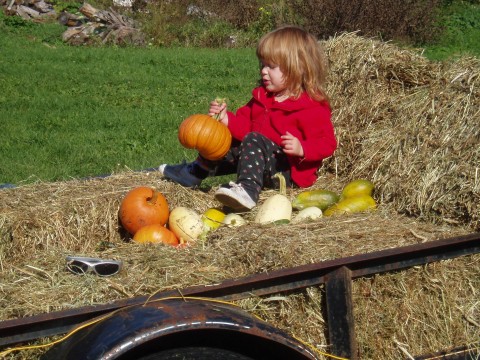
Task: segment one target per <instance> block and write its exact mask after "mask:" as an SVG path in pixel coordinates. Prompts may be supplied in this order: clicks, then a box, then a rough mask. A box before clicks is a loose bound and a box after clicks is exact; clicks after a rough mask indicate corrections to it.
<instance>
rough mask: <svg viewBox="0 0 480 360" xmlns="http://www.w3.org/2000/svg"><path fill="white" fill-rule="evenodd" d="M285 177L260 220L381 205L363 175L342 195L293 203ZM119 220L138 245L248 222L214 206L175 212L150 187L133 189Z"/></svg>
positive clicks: (303, 196) (186, 238)
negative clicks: (203, 210)
mask: <svg viewBox="0 0 480 360" xmlns="http://www.w3.org/2000/svg"><path fill="white" fill-rule="evenodd" d="M275 176H276V177H278V178H279V180H280V192H279V193H278V194H275V195H273V196H271V197H269V198H268V199H266V200H265V201H264V202H263V203H262V204H261V205H260V206H259V209H258V211H257V213H256V216H255V219H254V222H255V223H257V224H286V223H299V222H302V221H307V220H314V219H318V218H320V217H322V216H334V215H342V214H351V213H357V212H363V211H371V210H374V209H376V206H377V205H376V202H375V200H374V199H373V197H372V192H373V189H374V184H373V183H372V182H370V181H369V180H364V179H359V180H354V181H352V182H350V183H348V184H347V185H346V186H345V187H344V188H343V190H342V193H341V194H340V195H337V194H336V193H335V192H333V191H330V190H325V189H317V190H310V191H304V192H301V193H300V194H298V195H297V196H296V197H295V198H294V199H293V201H290V200H289V199H288V198H287V196H286V186H285V178H284V177H283V175H281V174H276V175H275ZM119 219H120V222H121V224H122V226H123V228H124V229H125V230H126V231H127V232H128V233H130V234H131V235H132V237H133V240H134V241H135V242H138V243H164V244H169V245H173V246H179V245H181V246H184V245H186V244H189V243H193V242H195V241H197V240H199V239H204V238H205V237H206V235H207V234H208V233H209V232H210V231H214V230H216V229H217V228H219V227H220V226H230V227H235V226H241V225H244V224H246V223H247V221H246V220H245V219H244V218H243V217H242V216H241V215H239V214H235V213H231V214H225V213H224V212H222V211H220V210H218V209H216V208H210V209H208V210H207V211H205V212H204V213H203V214H198V213H197V212H196V211H195V210H193V209H190V208H187V207H183V206H178V207H175V208H174V209H173V210H172V211H170V209H169V206H168V203H167V200H166V198H165V196H164V195H163V194H162V193H160V192H158V191H156V190H155V189H153V188H150V187H137V188H135V189H133V190H131V191H129V192H128V193H127V194H126V196H125V197H124V198H123V200H122V202H121V204H120V210H119Z"/></svg>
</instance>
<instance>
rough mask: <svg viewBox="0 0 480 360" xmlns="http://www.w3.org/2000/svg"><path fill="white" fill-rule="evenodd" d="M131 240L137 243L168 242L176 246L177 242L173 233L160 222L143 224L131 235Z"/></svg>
mask: <svg viewBox="0 0 480 360" xmlns="http://www.w3.org/2000/svg"><path fill="white" fill-rule="evenodd" d="M133 241H135V242H138V243H152V244H161V243H163V244H168V245H173V246H176V245H178V244H179V242H178V239H177V237H176V236H175V234H174V233H173V232H172V231H170V230H168V229H167V228H166V227H165V226H163V225H160V224H152V225H147V226H143V227H141V228H140V229H138V231H137V232H136V233H135V235H134V236H133Z"/></svg>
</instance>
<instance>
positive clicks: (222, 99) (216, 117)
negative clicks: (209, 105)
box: [213, 97, 226, 121]
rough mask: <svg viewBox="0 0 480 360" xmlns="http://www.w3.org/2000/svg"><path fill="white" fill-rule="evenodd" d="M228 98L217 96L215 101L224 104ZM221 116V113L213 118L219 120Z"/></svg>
mask: <svg viewBox="0 0 480 360" xmlns="http://www.w3.org/2000/svg"><path fill="white" fill-rule="evenodd" d="M225 100H226V98H221V97H216V98H215V101H216V102H217V103H218V104H219V105H222V104H223V103H224V102H225ZM219 117H220V114H215V115H213V118H214V119H215V120H217V121H218V120H219Z"/></svg>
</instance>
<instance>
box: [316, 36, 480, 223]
mask: <svg viewBox="0 0 480 360" xmlns="http://www.w3.org/2000/svg"><path fill="white" fill-rule="evenodd" d="M325 46H326V49H327V53H328V57H329V60H330V63H331V65H330V66H331V71H332V74H331V78H330V82H329V87H328V93H329V94H330V96H331V99H332V105H333V109H334V114H333V115H334V124H335V127H336V131H337V135H338V138H339V140H340V147H339V149H338V150H337V152H336V154H335V156H334V157H333V158H332V159H331V160H330V162H329V165H328V166H329V168H330V169H331V170H332V171H335V172H336V173H337V174H338V176H339V177H342V178H345V179H353V178H359V177H364V178H368V179H370V180H372V181H374V182H375V184H376V185H377V196H378V198H380V199H381V200H382V201H383V202H391V203H393V204H394V206H395V208H396V209H397V211H399V212H402V213H405V214H408V215H413V216H416V217H420V218H422V219H427V220H430V221H435V222H445V221H447V222H453V223H462V224H469V225H470V226H472V228H473V229H477V230H478V229H480V207H479V204H480V167H479V164H480V146H479V145H478V144H480V122H479V120H480V116H479V115H480V84H479V80H480V60H479V59H477V58H462V59H460V60H458V61H455V62H449V63H440V62H431V61H428V60H427V59H425V58H424V57H422V56H421V55H419V54H418V53H417V52H413V51H409V50H402V49H399V48H398V47H396V46H394V45H392V44H389V43H383V42H380V41H377V40H373V39H365V38H361V37H358V36H356V35H355V34H344V35H342V36H339V37H337V38H334V39H331V40H330V41H328V42H326V43H325Z"/></svg>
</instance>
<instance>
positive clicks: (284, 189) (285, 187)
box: [274, 172, 287, 196]
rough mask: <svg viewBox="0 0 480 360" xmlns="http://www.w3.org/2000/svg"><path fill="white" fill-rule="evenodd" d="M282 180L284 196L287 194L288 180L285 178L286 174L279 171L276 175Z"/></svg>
mask: <svg viewBox="0 0 480 360" xmlns="http://www.w3.org/2000/svg"><path fill="white" fill-rule="evenodd" d="M274 176H275V177H277V178H278V179H279V180H280V194H281V195H283V196H286V195H287V182H286V180H285V176H283V174H282V173H280V172H278V173H276V174H275V175H274Z"/></svg>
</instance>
